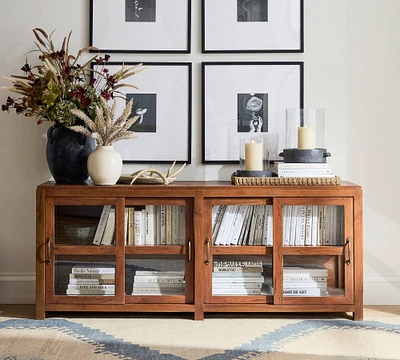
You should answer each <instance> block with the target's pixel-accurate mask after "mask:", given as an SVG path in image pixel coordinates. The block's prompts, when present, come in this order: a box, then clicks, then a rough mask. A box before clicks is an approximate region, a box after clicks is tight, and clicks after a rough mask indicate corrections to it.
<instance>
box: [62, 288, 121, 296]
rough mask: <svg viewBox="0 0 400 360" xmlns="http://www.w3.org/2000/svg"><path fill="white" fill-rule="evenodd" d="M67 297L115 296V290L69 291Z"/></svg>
mask: <svg viewBox="0 0 400 360" xmlns="http://www.w3.org/2000/svg"><path fill="white" fill-rule="evenodd" d="M66 294H67V295H114V294H115V290H114V289H106V290H95V289H93V290H88V289H67V290H66Z"/></svg>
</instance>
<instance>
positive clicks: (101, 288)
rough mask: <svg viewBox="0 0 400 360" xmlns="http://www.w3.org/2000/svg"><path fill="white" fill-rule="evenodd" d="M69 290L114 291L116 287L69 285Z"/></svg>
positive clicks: (110, 285) (111, 285)
mask: <svg viewBox="0 0 400 360" xmlns="http://www.w3.org/2000/svg"><path fill="white" fill-rule="evenodd" d="M68 289H71V290H110V289H112V290H114V289H115V285H113V284H108V285H103V284H68Z"/></svg>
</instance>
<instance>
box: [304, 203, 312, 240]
mask: <svg viewBox="0 0 400 360" xmlns="http://www.w3.org/2000/svg"><path fill="white" fill-rule="evenodd" d="M312 208H313V207H312V205H307V208H306V234H305V239H304V245H306V246H311V233H312V219H313V218H312V216H313V214H312Z"/></svg>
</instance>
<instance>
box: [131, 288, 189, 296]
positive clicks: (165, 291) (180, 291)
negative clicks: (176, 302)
mask: <svg viewBox="0 0 400 360" xmlns="http://www.w3.org/2000/svg"><path fill="white" fill-rule="evenodd" d="M139 294H141V295H184V294H185V289H184V288H162V289H152V288H133V290H132V295H139Z"/></svg>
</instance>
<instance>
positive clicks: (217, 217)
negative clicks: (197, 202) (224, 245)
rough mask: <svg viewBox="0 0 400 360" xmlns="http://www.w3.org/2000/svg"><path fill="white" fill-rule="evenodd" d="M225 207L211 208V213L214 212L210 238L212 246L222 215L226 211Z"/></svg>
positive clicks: (216, 206) (215, 206)
mask: <svg viewBox="0 0 400 360" xmlns="http://www.w3.org/2000/svg"><path fill="white" fill-rule="evenodd" d="M226 207H227V205H214V206H213V211H214V209H216V210H215V220H214V222H213V229H212V238H213V244H214V245H215V240H216V238H217V235H218V232H219V229H220V226H221V222H222V219H223V217H224V213H225V210H226Z"/></svg>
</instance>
